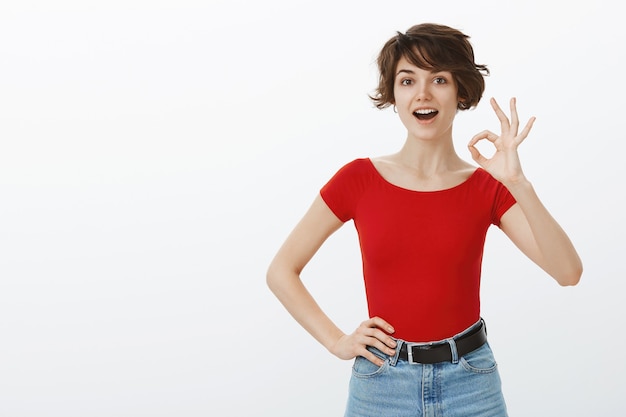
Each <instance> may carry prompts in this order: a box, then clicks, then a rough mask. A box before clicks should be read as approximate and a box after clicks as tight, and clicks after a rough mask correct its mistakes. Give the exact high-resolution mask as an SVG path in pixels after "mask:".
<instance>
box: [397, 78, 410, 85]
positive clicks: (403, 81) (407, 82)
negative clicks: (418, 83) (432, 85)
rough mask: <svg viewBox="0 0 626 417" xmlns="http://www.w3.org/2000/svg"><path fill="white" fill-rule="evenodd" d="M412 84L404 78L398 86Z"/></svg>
mask: <svg viewBox="0 0 626 417" xmlns="http://www.w3.org/2000/svg"><path fill="white" fill-rule="evenodd" d="M412 83H413V81H412V80H410V79H408V78H405V79H404V80H401V81H400V85H411V84H412Z"/></svg>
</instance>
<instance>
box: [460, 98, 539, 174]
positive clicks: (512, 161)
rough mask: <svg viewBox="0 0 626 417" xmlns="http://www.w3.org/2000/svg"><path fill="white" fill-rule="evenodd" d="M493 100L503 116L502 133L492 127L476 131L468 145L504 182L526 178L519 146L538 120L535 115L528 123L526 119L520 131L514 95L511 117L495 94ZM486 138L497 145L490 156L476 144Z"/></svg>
mask: <svg viewBox="0 0 626 417" xmlns="http://www.w3.org/2000/svg"><path fill="white" fill-rule="evenodd" d="M490 103H491V107H493V110H494V111H495V112H496V115H497V116H498V119H499V120H500V126H501V130H502V133H501V134H500V136H498V135H496V134H495V133H493V132H491V131H489V130H484V131H482V132H480V133H479V134H477V135H475V136H474V137H473V138H472V140H471V141H470V142H469V144H468V145H467V146H468V148H469V150H470V153H471V154H472V158H473V159H474V161H476V162H477V163H478V164H479V165H480V166H481V167H482V168H484V169H485V170H486V171H487V172H489V173H490V174H491V176H493V177H494V178H495V179H497V180H498V181H500V182H501V183H503V184H504V185H507V184H516V183H518V182H520V181H524V180H525V177H524V173H523V172H522V166H521V164H520V161H519V156H518V153H517V148H518V146H519V145H520V143H522V141H524V139H526V137H527V136H528V133H529V132H530V129H531V128H532V126H533V123H534V122H535V118H534V117H531V118H530V120H529V121H528V123H526V126H524V129H522V131H521V132H519V133H518V132H517V131H518V129H519V119H518V117H517V108H516V107H515V98H512V99H511V120H510V121H509V118H508V117H507V116H506V114H505V113H504V112H503V111H502V109H501V108H500V106H498V103H497V102H496V100H495V99H493V98H492V99H491V100H490ZM483 139H487V140H488V141H489V142H491V143H493V144H494V146H495V147H496V152H495V153H494V154H493V156H492V157H491V158H486V157H484V156H483V155H482V154H481V153H480V151H479V150H478V149H477V148H476V144H477V143H478V142H479V141H481V140H483Z"/></svg>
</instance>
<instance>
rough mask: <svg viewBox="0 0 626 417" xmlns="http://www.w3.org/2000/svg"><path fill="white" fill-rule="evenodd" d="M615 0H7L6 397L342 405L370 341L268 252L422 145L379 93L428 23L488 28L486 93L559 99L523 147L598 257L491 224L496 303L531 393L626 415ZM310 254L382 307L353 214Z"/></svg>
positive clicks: (311, 282)
mask: <svg viewBox="0 0 626 417" xmlns="http://www.w3.org/2000/svg"><path fill="white" fill-rule="evenodd" d="M617 7H618V6H617V3H616V2H610V1H609V0H597V1H584V2H582V1H554V2H551V1H548V0H542V1H537V0H532V1H528V0H524V1H522V0H518V1H496V0H491V1H461V0H458V1H437V2H425V1H417V0H413V1H389V2H380V1H343V2H342V1H337V0H335V1H328V0H316V1H299V2H297V1H286V0H284V1H279V0H270V1H263V2H260V1H259V2H256V1H252V0H241V1H233V0H229V1H226V0H224V1H209V2H206V1H204V2H203V1H190V0H180V1H173V0H154V1H139V0H124V1H118V0H109V1H106V2H105V1H91V2H89V1H67V0H66V1H55V2H51V1H39V2H37V1H19V2H18V1H17V0H14V1H12V2H11V1H7V0H3V1H2V2H1V3H0V415H1V416H7V417H21V416H62V417H71V416H80V417H85V416H90V417H91V416H222V415H224V416H226V415H228V416H292V415H297V416H339V415H342V413H343V407H344V403H345V399H346V392H347V382H348V379H349V376H350V366H351V363H350V362H344V361H340V360H339V359H336V358H335V357H333V356H332V355H330V354H329V353H328V352H326V351H325V350H324V349H323V348H322V347H321V346H320V345H318V344H317V342H315V341H314V340H313V339H312V338H311V337H310V336H308V334H306V333H305V332H304V331H303V330H302V329H301V328H299V327H298V325H297V324H296V323H295V322H294V320H293V319H291V317H290V316H289V315H288V314H287V313H286V312H285V310H284V309H283V308H282V306H281V305H280V304H279V303H278V301H277V300H276V299H275V298H274V297H273V296H272V295H271V293H270V292H269V290H268V289H267V287H266V286H265V271H266V268H267V266H268V264H269V262H270V260H271V258H272V256H273V255H274V253H275V252H276V250H277V249H278V247H279V245H280V244H281V243H282V241H283V239H284V238H285V237H286V235H287V234H288V232H289V231H290V229H291V228H292V227H293V226H294V225H295V222H296V221H297V220H298V219H299V217H300V216H301V215H302V214H303V213H304V211H305V210H306V208H307V207H308V205H309V204H310V202H311V201H312V200H313V198H314V196H315V194H316V193H317V192H318V190H319V188H320V187H321V186H322V185H323V184H324V183H325V182H326V181H327V180H328V179H329V178H330V176H331V175H332V174H333V173H334V172H335V171H336V170H337V169H338V168H339V167H340V166H341V165H343V164H344V163H346V162H348V161H350V160H352V159H354V158H357V157H364V156H375V155H380V154H385V153H391V152H395V151H396V150H397V149H398V148H399V147H400V146H401V144H402V142H403V139H404V131H403V128H402V125H401V124H400V123H399V121H398V120H397V118H396V115H394V114H393V112H392V111H391V110H390V109H387V110H386V111H378V110H376V109H374V108H373V106H372V104H371V103H370V102H369V100H368V98H367V94H369V93H371V92H372V90H373V88H374V86H375V83H376V76H377V75H376V69H375V65H374V60H375V58H376V54H377V52H378V50H379V49H380V47H381V46H382V44H383V43H384V42H385V41H386V40H387V39H388V38H389V37H391V36H393V35H394V33H395V31H396V30H400V31H405V30H406V29H408V28H409V27H410V26H412V25H413V24H416V23H421V22H437V23H443V24H447V25H450V26H454V27H457V28H459V29H461V30H462V31H464V32H466V33H467V34H469V35H470V36H471V41H472V43H473V44H474V46H475V50H476V55H477V61H478V62H480V63H486V64H488V65H489V68H490V69H491V71H492V75H491V76H490V77H489V78H488V79H487V90H486V92H485V97H487V98H488V97H490V96H494V97H496V98H497V99H498V100H500V102H501V103H506V101H507V100H508V98H509V97H511V96H516V97H517V98H518V108H519V111H520V113H521V117H522V118H524V119H527V118H528V117H530V116H532V115H535V116H537V122H536V124H535V127H534V129H533V131H532V134H531V136H530V137H529V138H528V139H527V141H526V142H525V143H524V144H523V147H522V149H521V154H522V160H523V163H524V168H525V171H526V174H527V176H528V177H529V178H530V179H531V181H532V182H533V183H534V185H535V188H536V189H537V191H538V193H539V195H540V196H541V197H542V199H543V201H544V203H545V204H546V206H547V207H548V208H549V209H550V211H551V212H552V213H553V214H554V216H555V217H556V218H557V219H558V220H559V222H560V223H561V224H562V225H563V227H564V228H565V229H566V231H567V232H568V233H569V235H570V237H571V239H572V240H573V242H574V243H575V245H576V247H577V248H578V250H579V252H580V255H581V257H582V258H583V262H584V265H585V272H584V275H583V278H582V281H581V283H580V285H579V286H577V287H573V288H561V287H559V286H558V285H557V284H556V283H555V282H554V281H552V279H550V278H549V277H548V276H546V274H545V273H543V272H542V271H541V270H540V269H539V268H537V267H536V266H534V265H533V264H531V263H530V262H529V261H528V260H526V259H525V258H524V257H523V256H522V255H521V254H520V253H519V252H518V251H517V249H515V248H514V247H513V245H512V244H510V242H509V241H507V240H506V239H504V238H503V235H502V233H501V232H500V231H499V230H498V229H497V228H492V229H491V231H490V232H489V236H488V243H487V247H486V249H485V262H484V268H483V289H482V298H483V316H484V317H485V318H486V320H487V322H488V325H489V334H490V340H491V344H492V346H493V347H494V350H495V352H496V357H497V358H498V361H499V366H500V372H501V376H502V379H503V384H504V385H503V386H504V392H505V396H506V398H507V401H508V406H509V411H510V414H511V415H512V416H529V415H533V416H555V415H563V416H564V415H567V416H600V415H601V416H618V415H622V414H623V410H624V409H625V407H624V406H623V405H622V404H623V394H624V392H625V390H624V388H625V385H624V383H623V379H622V376H623V374H624V372H625V371H626V365H625V361H624V359H623V357H624V354H625V351H624V341H625V340H624V336H623V329H624V317H625V313H626V307H624V295H623V294H624V292H625V291H626V281H625V279H626V266H625V262H624V252H625V251H624V249H625V244H624V233H625V223H624V212H625V209H626V204H625V198H624V178H625V174H626V172H625V168H624V163H623V160H624V157H623V153H624V144H623V143H624V141H625V140H626V137H625V134H624V128H623V125H624V124H623V118H624V111H623V102H624V96H625V92H626V89H625V81H624V75H623V63H624V58H625V52H624V50H625V49H624V42H625V41H626V35H624V31H623V15H622V13H621V12H619V11H618V10H617ZM487 128H488V129H492V130H497V129H498V125H497V120H496V118H495V116H494V115H493V114H492V111H491V110H490V108H489V106H488V103H487V100H484V101H483V102H481V104H480V105H479V107H478V108H477V109H476V110H473V111H470V112H464V113H462V114H460V115H459V116H458V117H457V121H456V125H455V140H456V144H457V145H458V149H459V152H460V154H461V155H463V156H464V157H467V158H468V159H469V154H468V153H467V151H466V148H465V145H466V143H467V142H468V141H469V139H470V138H471V136H472V135H474V134H475V133H477V132H479V131H481V130H483V129H487ZM303 279H304V280H305V282H306V284H307V285H308V286H309V287H310V289H311V291H312V292H313V294H314V295H315V297H316V298H317V300H318V301H319V303H320V304H321V305H322V306H323V308H324V309H325V310H326V311H327V313H328V314H329V315H330V316H331V317H332V318H333V319H334V320H335V321H336V322H337V324H338V325H339V326H340V327H342V328H343V329H344V331H346V332H348V331H352V329H353V328H354V327H356V326H357V325H358V324H359V323H360V322H361V321H362V320H364V319H365V318H366V316H367V312H366V307H365V302H364V293H363V287H362V278H361V276H360V258H359V252H358V245H357V241H356V234H355V231H354V228H353V226H352V224H348V225H346V226H345V227H343V228H342V229H341V230H340V231H338V232H337V233H336V234H335V235H334V236H333V237H332V238H331V239H330V240H329V241H328V242H327V245H325V246H324V247H323V248H322V250H321V251H320V252H319V254H318V256H317V257H316V258H315V259H314V260H313V261H312V263H311V264H310V265H309V267H307V269H306V270H305V273H304V274H303ZM415 314H416V319H419V318H420V314H422V313H421V312H420V311H419V305H416V313H415Z"/></svg>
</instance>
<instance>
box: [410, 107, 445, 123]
mask: <svg viewBox="0 0 626 417" xmlns="http://www.w3.org/2000/svg"><path fill="white" fill-rule="evenodd" d="M438 113H439V112H438V111H437V110H435V109H419V110H415V111H414V112H413V115H414V116H415V117H417V119H418V120H430V119H432V118H433V117H435V116H436V115H437V114H438Z"/></svg>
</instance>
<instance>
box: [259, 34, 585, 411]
mask: <svg viewBox="0 0 626 417" xmlns="http://www.w3.org/2000/svg"><path fill="white" fill-rule="evenodd" d="M468 39H469V38H468V36H466V35H465V34H463V33H462V32H460V31H458V30H456V29H453V28H450V27H447V26H442V25H435V24H421V25H417V26H413V27H412V28H410V29H409V30H408V31H407V32H406V34H402V33H398V34H397V35H396V36H394V37H393V38H391V39H390V40H389V41H388V42H387V43H386V44H385V45H384V47H383V49H382V50H381V52H380V55H379V57H378V66H379V71H380V80H379V85H378V88H377V90H376V94H375V95H374V97H372V99H373V101H374V103H375V104H376V106H377V107H378V108H385V107H388V106H393V107H394V109H395V111H397V113H398V116H399V117H400V120H401V122H402V123H403V125H404V126H405V127H406V130H407V137H406V141H405V143H404V145H403V147H402V148H401V149H400V150H399V152H397V153H395V154H392V155H387V156H381V157H377V158H361V159H356V160H354V161H352V162H350V163H348V164H346V165H345V166H343V167H342V168H341V169H340V170H339V171H338V172H337V173H336V174H335V175H334V176H333V177H332V178H331V179H330V181H329V182H328V183H327V184H326V185H324V187H323V188H322V189H321V191H320V194H319V195H318V196H317V198H315V200H314V201H313V204H312V205H311V207H310V209H309V210H308V211H307V213H306V214H305V215H304V217H303V218H302V220H301V221H300V222H299V223H298V225H297V226H296V227H295V228H294V230H293V231H292V232H291V234H290V235H289V237H288V238H287V240H286V241H285V243H284V244H283V245H282V247H281V248H280V250H279V251H278V253H277V254H276V256H275V258H274V260H273V261H272V263H271V265H270V267H269V269H268V273H267V282H268V285H269V287H270V288H271V290H272V291H273V292H274V294H275V295H276V296H277V297H278V299H279V300H280V301H281V302H282V303H283V305H284V306H285V307H286V308H287V310H288V311H289V312H290V313H291V315H292V316H293V317H294V318H295V319H296V320H297V321H298V322H299V323H300V324H301V325H302V326H303V327H304V328H305V329H306V330H307V331H308V332H309V333H311V335H312V336H313V337H315V338H316V339H317V340H318V341H319V342H320V343H321V344H323V345H324V346H325V347H326V348H327V349H328V350H329V351H330V352H331V353H333V354H334V355H336V356H338V357H339V358H341V359H353V358H356V359H355V362H354V367H353V374H352V379H351V381H350V392H349V399H348V405H347V410H346V416H376V417H380V416H394V417H397V416H418V415H419V416H422V415H423V416H426V415H428V416H435V415H436V416H440V415H441V416H446V417H448V416H463V417H469V416H505V415H506V406H505V403H504V399H503V396H502V392H501V388H500V378H499V375H498V372H497V369H496V364H495V360H494V358H493V354H492V352H491V349H490V347H489V344H488V343H487V339H486V330H485V325H484V322H483V321H482V319H481V316H480V300H479V285H480V271H481V261H482V254H483V246H484V241H485V236H486V232H487V229H488V227H489V226H490V225H491V224H494V225H496V226H498V227H500V229H502V231H504V233H505V234H506V235H507V236H508V237H509V238H510V239H511V240H512V241H513V242H514V243H515V245H517V247H519V249H520V250H521V251H522V252H523V253H524V254H526V255H527V256H528V257H529V258H530V259H531V260H533V261H534V262H535V263H536V264H537V265H539V266H540V267H541V268H543V269H544V270H545V271H546V272H547V273H548V274H550V275H551V276H552V277H553V278H554V279H555V280H556V281H557V282H558V283H559V284H561V285H575V284H576V283H577V282H578V280H579V279H580V276H581V274H582V264H581V261H580V259H579V257H578V254H577V253H576V250H575V249H574V247H573V246H572V243H571V242H570V240H569V238H568V237H567V235H566V234H565V232H564V231H563V230H562V229H561V227H560V226H559V225H558V224H557V222H556V221H555V220H554V219H553V218H552V216H551V215H550V213H549V212H548V211H547V210H546V208H545V207H544V206H543V205H542V203H541V201H540V200H539V198H538V197H537V195H536V194H535V191H534V190H533V187H532V185H531V183H530V182H529V181H528V179H527V178H526V177H525V176H524V173H523V171H522V168H521V165H520V161H519V158H518V152H517V148H518V146H519V145H520V143H521V142H522V141H523V140H524V139H525V138H526V137H527V136H528V133H529V132H530V130H531V128H532V125H533V122H534V118H531V119H530V120H529V121H528V122H527V123H526V124H525V125H524V126H523V128H521V130H520V123H519V120H518V115H517V109H516V102H515V99H511V102H510V119H509V117H507V115H506V114H505V112H504V111H503V110H502V109H501V108H500V106H499V105H498V104H497V103H496V101H495V100H493V99H492V100H491V106H492V107H493V109H494V111H495V113H496V115H497V117H498V119H499V120H500V124H501V133H500V135H497V134H495V133H492V132H490V131H483V132H481V133H479V134H477V135H475V136H474V137H473V138H472V139H471V140H470V142H469V151H470V154H471V156H472V158H473V160H474V161H475V162H476V163H477V164H478V165H479V167H475V166H474V165H472V164H470V163H467V162H465V161H464V160H463V159H461V158H460V157H459V155H458V154H457V153H456V151H455V149H454V146H453V140H452V125H453V122H454V118H455V116H456V114H457V112H458V111H462V110H467V109H470V108H472V107H474V106H476V105H477V104H478V102H479V100H480V99H481V96H482V94H483V91H484V75H486V74H488V70H487V68H486V67H485V66H484V65H478V64H476V63H475V62H474V52H473V49H472V46H471V44H470V43H469V40H468ZM483 139H486V140H488V141H489V142H491V143H493V145H494V147H495V153H494V155H493V156H492V157H491V158H486V157H484V156H483V155H482V154H481V153H480V152H479V151H478V149H477V148H476V146H475V145H476V144H477V143H478V142H479V141H481V140H483ZM348 220H352V221H353V222H354V225H355V227H356V229H357V231H358V235H359V242H360V247H361V253H362V259H363V275H364V281H365V288H366V294H367V302H368V309H369V314H370V318H369V319H368V320H365V321H364V322H363V323H361V325H360V326H359V327H358V328H357V329H356V330H355V331H354V332H353V333H350V334H345V333H344V332H342V331H341V330H340V329H339V328H337V326H336V325H335V324H334V323H333V322H332V321H331V320H330V319H329V317H328V316H326V314H324V312H323V311H322V310H321V309H320V308H319V306H318V305H317V303H316V302H315V300H314V299H313V298H312V297H311V295H310V294H309V292H308V291H307V290H306V288H305V287H304V285H303V284H302V282H301V280H300V272H301V271H302V269H303V268H304V267H305V265H306V264H307V263H308V262H309V260H310V259H311V258H312V257H313V255H314V254H315V253H316V251H317V250H318V249H319V247H320V246H321V245H322V244H323V242H324V241H325V240H326V239H327V238H328V237H329V236H330V235H331V234H332V233H333V232H334V231H336V230H337V229H338V228H339V227H341V225H343V224H344V223H345V222H347V221H348Z"/></svg>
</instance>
